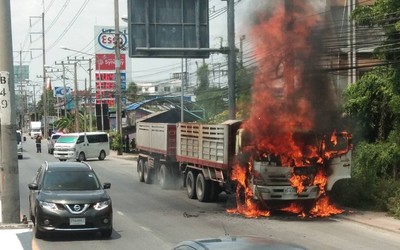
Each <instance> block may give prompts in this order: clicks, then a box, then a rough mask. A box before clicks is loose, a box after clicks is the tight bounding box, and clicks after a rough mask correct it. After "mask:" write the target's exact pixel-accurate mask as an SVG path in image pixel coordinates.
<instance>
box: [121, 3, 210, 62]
mask: <svg viewBox="0 0 400 250" xmlns="http://www.w3.org/2000/svg"><path fill="white" fill-rule="evenodd" d="M128 36H129V57H158V58H182V57H184V58H185V57H186V58H207V57H209V56H210V52H209V51H207V49H209V15H208V0H168V1H166V0H146V1H143V0H128Z"/></svg>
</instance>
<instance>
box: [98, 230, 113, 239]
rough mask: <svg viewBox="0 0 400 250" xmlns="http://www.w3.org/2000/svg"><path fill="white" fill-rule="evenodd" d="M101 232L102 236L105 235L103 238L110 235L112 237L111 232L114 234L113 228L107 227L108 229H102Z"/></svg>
mask: <svg viewBox="0 0 400 250" xmlns="http://www.w3.org/2000/svg"><path fill="white" fill-rule="evenodd" d="M100 234H101V237H103V238H109V237H111V234H112V228H110V229H106V230H102V231H101V232H100Z"/></svg>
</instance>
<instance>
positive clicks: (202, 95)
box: [196, 87, 226, 119]
mask: <svg viewBox="0 0 400 250" xmlns="http://www.w3.org/2000/svg"><path fill="white" fill-rule="evenodd" d="M224 96H226V89H220V88H216V87H213V88H208V89H207V90H203V91H199V92H198V93H197V95H196V103H197V104H198V105H199V106H201V107H202V108H203V109H204V110H205V111H206V119H207V118H210V117H213V116H215V115H216V114H219V113H221V112H223V111H224V110H226V104H225V102H224V100H223V98H224Z"/></svg>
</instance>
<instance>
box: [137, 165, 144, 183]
mask: <svg viewBox="0 0 400 250" xmlns="http://www.w3.org/2000/svg"><path fill="white" fill-rule="evenodd" d="M137 172H138V176H139V181H140V182H144V161H143V159H140V160H139V162H138V165H137Z"/></svg>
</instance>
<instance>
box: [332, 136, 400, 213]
mask: <svg viewBox="0 0 400 250" xmlns="http://www.w3.org/2000/svg"><path fill="white" fill-rule="evenodd" d="M354 153H355V154H354V158H353V168H352V178H351V179H350V180H346V181H341V182H338V183H336V184H335V186H334V190H332V195H331V196H332V199H333V200H334V201H336V202H337V203H339V204H340V205H342V206H347V207H353V208H357V209H370V210H378V211H389V212H390V213H391V214H393V215H397V216H400V211H399V210H400V208H399V204H400V182H399V181H396V179H395V177H394V176H393V174H391V173H393V169H394V166H396V165H397V161H398V154H399V152H398V147H397V145H396V144H393V143H387V142H385V143H382V142H379V143H374V144H370V143H360V144H359V145H358V146H357V148H356V150H354Z"/></svg>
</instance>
